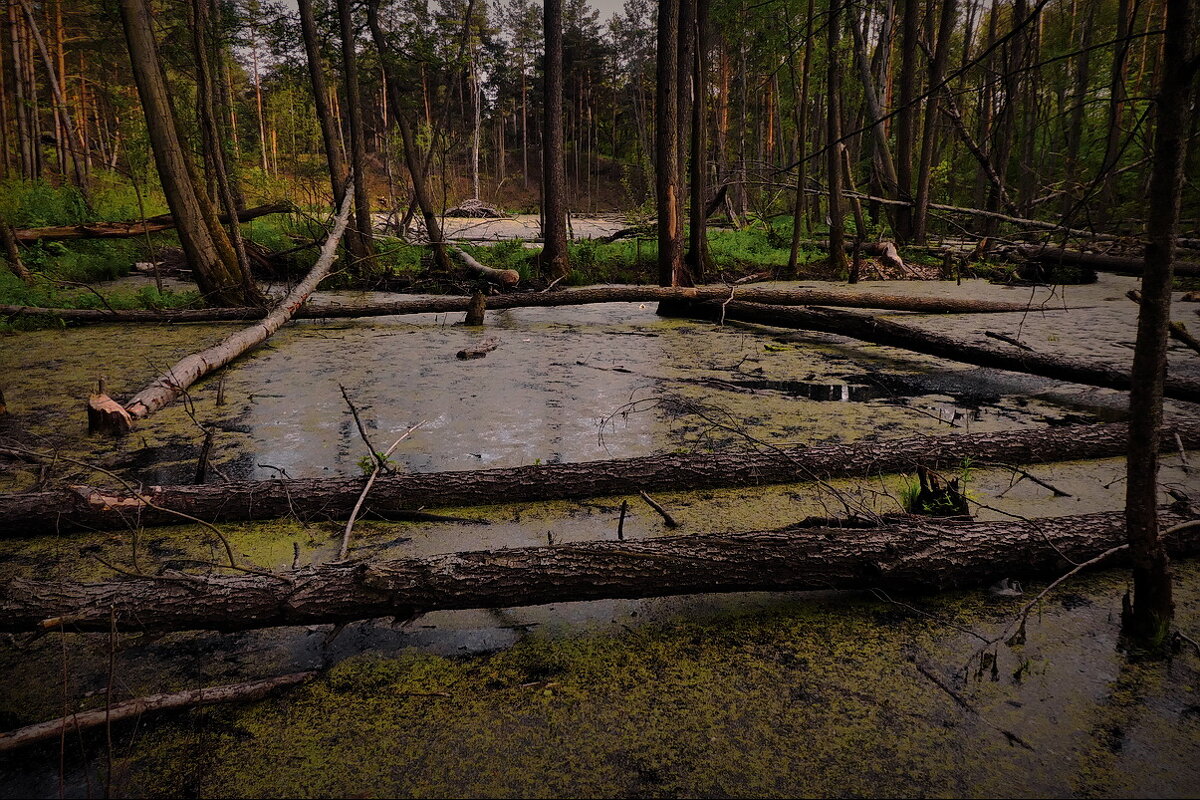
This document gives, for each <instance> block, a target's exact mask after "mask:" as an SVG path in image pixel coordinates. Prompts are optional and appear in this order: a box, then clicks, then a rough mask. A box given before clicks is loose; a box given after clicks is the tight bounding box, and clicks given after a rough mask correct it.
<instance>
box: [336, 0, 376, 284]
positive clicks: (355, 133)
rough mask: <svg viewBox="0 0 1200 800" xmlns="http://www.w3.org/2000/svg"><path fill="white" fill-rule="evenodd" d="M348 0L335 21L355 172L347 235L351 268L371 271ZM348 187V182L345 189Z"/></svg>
mask: <svg viewBox="0 0 1200 800" xmlns="http://www.w3.org/2000/svg"><path fill="white" fill-rule="evenodd" d="M350 2H351V0H337V10H338V23H339V30H340V33H341V39H342V78H343V83H344V86H345V90H346V91H345V94H346V116H347V118H348V119H349V122H350V171H351V172H352V173H353V175H354V185H353V189H354V226H353V228H352V229H351V230H350V231H349V235H348V236H347V244H348V245H349V248H348V249H349V250H350V254H351V256H352V257H353V259H354V262H355V263H354V264H353V266H352V267H351V271H352V272H354V273H355V274H356V275H370V274H371V273H372V272H374V269H375V245H374V239H373V236H372V230H373V227H374V225H373V223H372V220H371V197H370V182H371V181H370V175H369V174H368V172H367V141H366V131H365V130H364V128H363V115H362V97H361V90H360V88H359V81H358V51H357V49H356V48H357V37H356V36H355V32H354V14H353V12H352V10H351V5H350ZM349 188H351V187H350V186H347V189H349Z"/></svg>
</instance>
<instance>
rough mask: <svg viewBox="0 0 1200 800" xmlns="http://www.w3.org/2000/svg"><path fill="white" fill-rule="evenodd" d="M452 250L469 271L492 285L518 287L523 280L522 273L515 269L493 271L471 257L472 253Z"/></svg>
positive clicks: (459, 249) (453, 248)
mask: <svg viewBox="0 0 1200 800" xmlns="http://www.w3.org/2000/svg"><path fill="white" fill-rule="evenodd" d="M450 250H451V251H452V252H453V253H454V254H455V255H457V256H458V257H459V258H460V259H461V260H462V262H463V264H464V265H466V267H467V269H469V270H470V271H471V272H474V273H475V274H476V275H479V276H481V277H483V278H486V279H487V280H489V281H491V282H492V283H498V284H500V285H501V286H516V285H517V283H518V282H520V280H521V273H519V272H517V271H516V270H515V269H493V268H492V267H489V266H487V265H485V264H481V263H479V262H478V261H477V260H475V259H474V258H472V257H471V255H470V253H468V252H467V251H465V250H463V249H462V248H460V247H451V248H450Z"/></svg>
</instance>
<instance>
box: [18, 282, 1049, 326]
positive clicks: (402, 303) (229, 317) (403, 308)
mask: <svg viewBox="0 0 1200 800" xmlns="http://www.w3.org/2000/svg"><path fill="white" fill-rule="evenodd" d="M731 297H736V298H737V299H739V300H746V301H750V302H755V303H765V304H768V305H822V306H844V307H847V308H878V309H885V310H889V311H917V312H922V313H932V314H987V313H996V314H1002V313H1013V312H1021V311H1028V310H1029V309H1030V306H1029V304H1028V303H1001V302H997V301H994V300H972V299H970V298H944V297H907V296H904V295H891V294H876V293H872V292H847V291H840V290H838V291H830V290H826V289H762V288H759V287H754V286H748V287H740V286H739V287H730V286H699V287H695V288H683V287H669V286H594V287H589V288H584V289H564V290H562V291H560V292H520V293H514V294H501V295H496V296H493V297H489V298H487V307H488V310H489V311H499V310H502V309H507V308H547V307H556V306H578V305H589V304H592V303H654V302H661V301H663V300H720V301H725V300H728V299H729V298H731ZM470 303H471V298H469V297H432V298H423V299H419V300H398V301H393V302H386V303H371V304H368V305H358V306H308V307H306V308H302V309H300V310H299V311H297V312H296V313H295V314H294V317H295V318H296V319H337V318H347V317H386V316H393V315H402V314H449V313H454V312H457V311H466V310H467V308H468V306H469V305H470ZM0 314H5V315H8V316H9V317H14V316H20V315H32V314H45V315H49V316H53V317H57V318H59V319H62V320H66V321H68V322H82V323H88V322H122V323H124V322H173V323H182V322H231V321H238V320H249V319H262V318H263V317H265V316H266V314H267V312H266V311H264V310H262V309H258V308H196V309H182V310H179V311H150V310H132V311H107V310H100V309H84V308H32V307H29V306H0Z"/></svg>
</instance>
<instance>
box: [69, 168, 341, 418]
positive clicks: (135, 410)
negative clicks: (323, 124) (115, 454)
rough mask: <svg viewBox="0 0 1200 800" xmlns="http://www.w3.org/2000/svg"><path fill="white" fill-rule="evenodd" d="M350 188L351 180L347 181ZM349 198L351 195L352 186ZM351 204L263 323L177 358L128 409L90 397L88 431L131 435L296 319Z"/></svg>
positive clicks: (326, 265) (325, 269) (329, 258)
mask: <svg viewBox="0 0 1200 800" xmlns="http://www.w3.org/2000/svg"><path fill="white" fill-rule="evenodd" d="M347 186H349V183H348V184H347ZM346 197H347V198H349V197H350V194H349V190H347V195H346ZM350 208H351V202H350V200H349V199H347V200H344V201H343V202H342V208H341V210H340V211H339V212H338V215H337V218H336V220H334V225H333V230H332V231H331V232H330V234H329V236H328V238H326V240H325V244H324V246H322V248H321V255H320V257H319V258H318V259H317V263H316V264H314V265H313V268H312V269H311V270H310V271H309V273H308V275H306V276H305V277H304V280H302V281H300V283H298V284H296V286H295V287H293V288H292V290H291V291H290V292H288V293H287V296H286V297H284V298H283V300H281V301H280V302H279V304H278V305H277V306H275V308H273V309H272V310H271V312H270V313H269V314H267V316H266V318H265V319H263V321H262V322H260V323H257V324H255V325H251V326H250V327H249V328H244V329H242V330H240V331H238V332H237V333H235V334H233V335H231V336H228V337H226V338H225V339H224V340H223V341H221V342H220V343H219V344H217V345H214V346H213V347H210V348H208V349H206V350H201V351H200V352H198V353H192V354H191V355H189V356H186V357H184V358H183V359H181V360H180V361H178V362H176V363H175V365H174V366H172V367H171V368H170V369H168V370H167V371H166V372H164V373H163V374H162V375H160V376H158V377H157V378H155V379H154V381H153V382H152V383H151V384H150V385H149V386H147V387H146V388H144V389H142V390H141V391H140V392H138V393H137V394H136V395H134V396H133V399H131V400H130V401H129V402H128V403H125V404H124V406H123V407H119V408H114V406H116V405H117V404H116V403H115V401H113V400H112V399H111V398H109V397H108V396H107V395H104V394H103V393H101V394H95V395H92V396H91V398H90V399H89V400H88V404H87V410H88V430H89V431H98V432H103V433H116V434H122V433H128V432H129V430H130V429H131V428H132V427H133V422H134V420H139V419H144V418H146V417H148V416H150V415H151V414H153V413H154V412H155V411H158V410H159V409H160V408H163V407H164V406H166V405H169V404H170V403H172V402H174V401H175V399H176V398H178V397H179V396H180V395H181V394H183V393H184V392H185V391H187V388H188V387H189V386H191V385H192V384H193V383H195V382H196V381H198V380H200V379H201V378H202V377H204V376H205V375H207V374H208V373H210V372H212V371H213V370H216V369H220V368H221V367H223V366H225V365H226V364H228V363H229V362H230V361H233V360H234V359H235V358H237V357H238V356H240V355H241V354H242V353H245V352H246V351H247V350H250V349H252V348H254V347H257V346H258V345H260V344H262V343H263V342H265V341H266V340H267V339H269V338H270V337H271V335H272V334H274V333H275V331H277V330H279V329H280V328H281V327H283V325H284V324H285V323H286V322H287V321H288V320H290V319H291V318H292V316H293V315H294V314H295V313H296V310H297V309H299V308H300V306H302V305H304V303H305V301H306V300H308V297H309V295H311V294H312V293H313V291H314V290H315V289H316V288H317V284H319V283H320V282H321V281H322V280H323V279H324V278H325V276H326V275H328V274H329V270H330V268H331V267H332V266H333V259H334V256H335V255H336V254H337V246H338V242H339V241H340V240H341V238H342V234H343V233H345V231H346V225H347V223H348V222H349V219H350Z"/></svg>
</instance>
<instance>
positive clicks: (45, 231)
mask: <svg viewBox="0 0 1200 800" xmlns="http://www.w3.org/2000/svg"><path fill="white" fill-rule="evenodd" d="M295 208H296V207H295V206H293V205H292V204H291V203H268V204H266V205H262V206H255V207H254V208H247V209H243V210H242V211H239V212H238V213H237V219H238V222H250V221H252V220H256V219H258V218H259V217H265V216H267V215H268V214H287V213H289V212H291V211H294V210H295ZM218 218H219V219H220V220H221V223H222V224H224V225H228V224H229V215H228V214H220V215H219V216H218ZM174 227H175V218H174V217H172V216H171V215H170V214H160V215H158V216H156V217H147V218H146V219H143V220H138V221H136V222H84V223H81V224H79V225H56V226H54V227H50V228H24V229H20V230H16V231H13V236H14V238H15V239H16V240H17V242H19V243H21V244H32V243H34V242H61V241H64V240H67V239H129V238H132V237H135V236H145V235H146V234H148V233H156V232H158V231H165V230H168V229H170V228H174Z"/></svg>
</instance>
